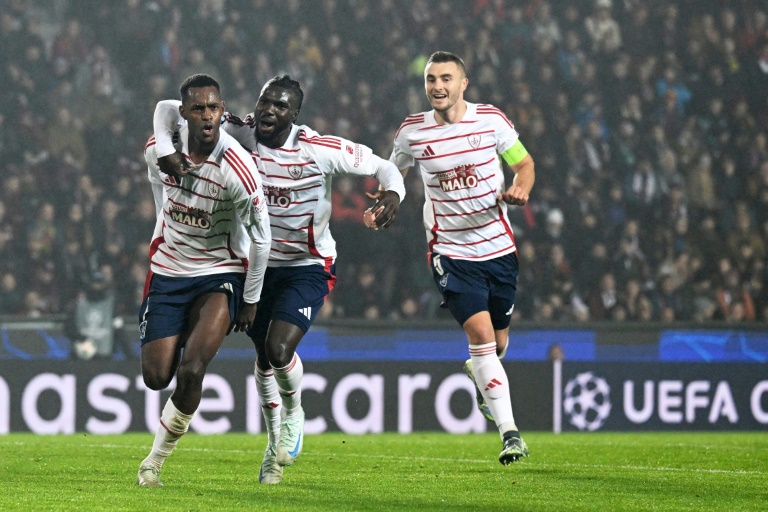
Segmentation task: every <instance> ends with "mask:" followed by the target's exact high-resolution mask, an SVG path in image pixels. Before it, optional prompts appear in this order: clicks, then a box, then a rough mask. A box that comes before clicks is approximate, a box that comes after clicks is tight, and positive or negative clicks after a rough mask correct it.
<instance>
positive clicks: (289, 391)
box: [274, 354, 304, 416]
mask: <svg viewBox="0 0 768 512" xmlns="http://www.w3.org/2000/svg"><path fill="white" fill-rule="evenodd" d="M274 370H275V380H276V381H277V386H278V387H279V388H280V396H282V397H283V407H284V408H285V415H286V416H291V415H292V414H293V413H295V412H298V411H299V409H300V408H301V379H302V378H303V377H304V365H303V364H302V363H301V358H300V357H299V354H294V355H293V359H292V360H291V362H290V363H289V364H288V365H287V366H284V367H282V368H275V369H274Z"/></svg>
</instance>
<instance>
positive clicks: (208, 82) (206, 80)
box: [179, 75, 221, 102]
mask: <svg viewBox="0 0 768 512" xmlns="http://www.w3.org/2000/svg"><path fill="white" fill-rule="evenodd" d="M197 87H215V88H216V90H217V91H219V92H221V89H220V88H219V82H217V81H216V80H214V78H213V77H212V76H209V75H192V76H190V77H189V78H187V79H186V80H184V83H182V84H181V88H180V89H179V92H180V93H181V101H182V102H183V101H184V98H185V97H186V96H187V94H189V90H190V89H194V88H197Z"/></svg>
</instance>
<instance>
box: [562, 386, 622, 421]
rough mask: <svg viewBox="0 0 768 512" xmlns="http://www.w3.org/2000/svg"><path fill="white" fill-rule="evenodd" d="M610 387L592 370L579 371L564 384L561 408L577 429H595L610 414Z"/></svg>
mask: <svg viewBox="0 0 768 512" xmlns="http://www.w3.org/2000/svg"><path fill="white" fill-rule="evenodd" d="M610 393H611V388H610V386H608V383H607V382H606V381H605V379H603V378H601V377H596V376H594V375H593V374H592V372H586V373H580V374H578V375H577V376H576V377H575V378H573V379H571V380H569V381H568V384H566V386H565V397H564V400H563V409H564V410H565V412H566V414H568V416H569V420H570V422H571V425H573V426H574V427H576V428H578V429H579V430H589V431H593V430H597V429H599V428H600V427H602V426H603V424H604V423H605V420H607V419H608V416H610V414H611V400H610Z"/></svg>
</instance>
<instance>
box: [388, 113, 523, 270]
mask: <svg viewBox="0 0 768 512" xmlns="http://www.w3.org/2000/svg"><path fill="white" fill-rule="evenodd" d="M517 139H518V133H517V131H516V130H515V127H514V126H513V125H512V123H511V122H510V121H509V119H507V116H505V115H504V113H503V112H502V111H501V110H499V109H497V108H496V107H493V106H492V105H484V104H476V103H469V102H467V111H466V113H465V114H464V117H463V119H462V120H461V121H459V122H457V123H454V124H445V125H440V124H438V123H437V121H436V120H435V113H434V111H429V112H422V113H420V114H414V115H411V116H408V117H406V118H405V121H403V123H402V125H400V129H399V130H398V131H397V134H396V135H395V143H394V148H393V150H392V155H391V156H390V161H391V162H393V163H394V164H395V165H396V166H397V167H398V169H409V168H410V167H411V166H413V165H414V163H417V164H418V168H419V170H420V172H421V177H422V181H423V182H424V196H425V198H426V200H425V203H424V228H425V229H426V232H427V243H428V245H429V250H430V251H431V252H435V253H437V254H442V255H445V256H449V257H451V258H457V259H467V260H475V261H482V260H487V259H491V258H496V257H498V256H503V255H505V254H508V253H510V252H513V251H514V250H515V237H514V234H513V233H512V228H511V227H510V224H509V221H508V220H507V204H506V203H505V202H504V201H501V200H498V199H497V195H498V194H500V193H501V192H503V191H504V186H505V185H504V172H503V169H502V166H501V160H500V158H499V155H500V154H501V153H504V152H505V151H506V150H507V149H509V148H510V147H511V146H512V145H513V144H514V143H515V142H517Z"/></svg>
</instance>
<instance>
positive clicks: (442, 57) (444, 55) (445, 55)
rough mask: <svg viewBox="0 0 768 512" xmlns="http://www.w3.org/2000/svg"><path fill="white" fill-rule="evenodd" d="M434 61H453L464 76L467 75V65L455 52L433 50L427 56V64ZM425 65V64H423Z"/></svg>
mask: <svg viewBox="0 0 768 512" xmlns="http://www.w3.org/2000/svg"><path fill="white" fill-rule="evenodd" d="M433 62H435V63H438V64H439V63H441V62H454V63H455V64H456V65H457V66H458V67H459V68H461V71H462V73H464V76H467V67H466V66H465V65H464V61H463V60H462V58H461V57H459V56H458V55H456V54H455V53H451V52H442V51H441V52H435V53H433V54H432V55H430V56H429V60H428V61H427V66H429V65H430V64H432V63H433ZM424 67H426V66H424Z"/></svg>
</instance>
